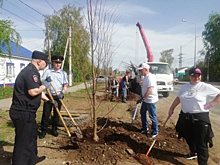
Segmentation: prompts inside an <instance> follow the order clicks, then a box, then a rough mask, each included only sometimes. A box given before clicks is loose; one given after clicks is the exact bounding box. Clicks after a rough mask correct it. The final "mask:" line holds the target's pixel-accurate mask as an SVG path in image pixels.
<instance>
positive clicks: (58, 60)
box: [51, 55, 64, 63]
mask: <svg viewBox="0 0 220 165" xmlns="http://www.w3.org/2000/svg"><path fill="white" fill-rule="evenodd" d="M63 59H64V58H63V56H61V55H54V56H52V57H51V60H52V61H53V62H56V63H62V62H63Z"/></svg>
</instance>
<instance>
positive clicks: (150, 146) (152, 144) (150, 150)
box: [146, 139, 156, 156]
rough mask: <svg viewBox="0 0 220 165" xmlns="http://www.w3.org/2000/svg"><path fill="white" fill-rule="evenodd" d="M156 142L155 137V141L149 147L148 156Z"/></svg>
mask: <svg viewBox="0 0 220 165" xmlns="http://www.w3.org/2000/svg"><path fill="white" fill-rule="evenodd" d="M155 142H156V139H154V141H153V142H152V144H151V145H150V148H149V149H148V151H147V153H146V156H148V154H149V153H150V151H151V149H152V147H153V146H154V143H155Z"/></svg>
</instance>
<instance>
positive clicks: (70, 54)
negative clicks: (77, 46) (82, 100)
mask: <svg viewBox="0 0 220 165" xmlns="http://www.w3.org/2000/svg"><path fill="white" fill-rule="evenodd" d="M71 45H72V41H71V26H70V28H69V86H72V48H71Z"/></svg>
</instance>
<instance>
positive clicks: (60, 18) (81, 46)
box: [45, 5, 91, 81]
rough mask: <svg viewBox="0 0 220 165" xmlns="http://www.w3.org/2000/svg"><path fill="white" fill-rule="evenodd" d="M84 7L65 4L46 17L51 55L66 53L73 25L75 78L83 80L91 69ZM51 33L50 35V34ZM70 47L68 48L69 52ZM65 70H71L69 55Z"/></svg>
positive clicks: (73, 68)
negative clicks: (84, 21)
mask: <svg viewBox="0 0 220 165" xmlns="http://www.w3.org/2000/svg"><path fill="white" fill-rule="evenodd" d="M81 12H82V8H80V7H74V6H71V5H67V6H64V7H63V8H62V9H61V10H59V11H58V12H55V13H54V14H53V15H47V16H46V17H45V26H46V28H47V31H45V36H46V39H45V48H46V52H48V40H49V41H50V43H51V46H50V51H51V55H52V56H53V55H56V54H64V51H65V47H66V42H67V38H68V37H69V27H70V26H71V42H72V44H71V48H72V61H71V62H72V70H73V71H74V75H75V77H74V80H75V81H83V77H84V76H85V77H89V76H87V75H86V72H87V73H88V70H89V69H90V66H91V65H90V62H89V57H88V52H89V35H88V32H87V31H86V29H85V28H84V25H83V20H84V19H83V18H84V17H83V15H82V14H81ZM48 34H49V35H48ZM68 53H69V49H67V54H68ZM64 70H66V71H67V72H69V56H68V55H67V56H66V60H65V63H64Z"/></svg>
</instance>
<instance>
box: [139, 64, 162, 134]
mask: <svg viewBox="0 0 220 165" xmlns="http://www.w3.org/2000/svg"><path fill="white" fill-rule="evenodd" d="M149 69H150V66H149V65H148V64H147V63H143V64H141V65H140V66H139V68H138V70H140V71H141V75H142V76H144V77H143V83H142V84H141V90H142V91H141V95H140V98H139V100H138V101H137V104H138V103H141V102H142V105H141V110H140V113H141V122H142V129H141V133H147V132H148V130H149V129H148V122H147V114H146V113H147V111H148V113H149V117H150V119H151V121H152V125H151V133H150V134H147V137H149V138H155V137H156V136H157V134H158V123H157V115H156V103H157V101H158V92H157V82H156V78H155V76H154V75H153V74H151V73H150V71H149Z"/></svg>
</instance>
